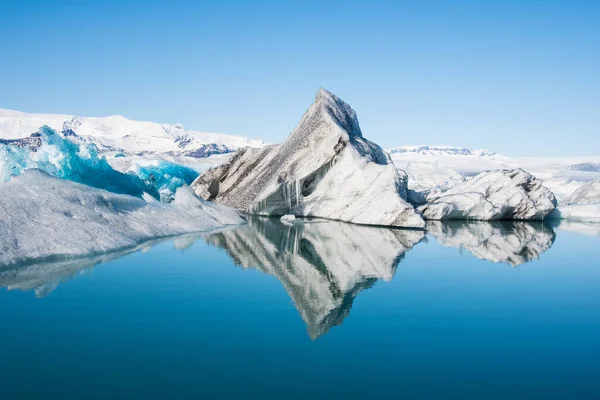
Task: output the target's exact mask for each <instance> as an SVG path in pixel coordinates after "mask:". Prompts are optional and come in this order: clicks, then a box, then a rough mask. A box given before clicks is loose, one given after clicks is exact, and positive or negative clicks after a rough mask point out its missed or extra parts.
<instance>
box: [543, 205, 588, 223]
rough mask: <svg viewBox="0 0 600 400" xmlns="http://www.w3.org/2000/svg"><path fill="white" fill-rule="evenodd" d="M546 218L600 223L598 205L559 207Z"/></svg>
mask: <svg viewBox="0 0 600 400" xmlns="http://www.w3.org/2000/svg"><path fill="white" fill-rule="evenodd" d="M548 218H551V219H567V220H570V221H579V222H594V223H600V204H598V203H597V204H571V205H561V206H559V207H558V208H557V209H556V210H554V212H553V213H552V214H550V215H549V216H548Z"/></svg>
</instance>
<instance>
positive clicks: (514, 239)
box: [427, 221, 556, 267]
mask: <svg viewBox="0 0 600 400" xmlns="http://www.w3.org/2000/svg"><path fill="white" fill-rule="evenodd" d="M427 233H428V234H429V235H431V236H433V237H435V238H436V239H437V241H438V242H440V243H441V244H442V245H443V246H446V247H458V248H460V249H461V250H463V249H464V250H467V251H468V252H470V253H471V254H473V255H474V256H475V257H477V258H479V259H481V260H486V261H490V262H494V263H507V264H510V265H512V266H515V267H516V266H518V265H521V264H524V263H527V262H530V261H533V260H537V259H538V258H539V257H540V255H541V254H542V253H543V252H545V251H547V250H548V249H549V248H550V247H551V246H552V244H553V243H554V239H555V237H556V235H555V233H554V230H553V229H552V228H551V227H550V226H549V225H547V224H545V223H543V222H520V221H493V222H483V221H481V222H465V221H448V222H439V221H429V222H428V223H427Z"/></svg>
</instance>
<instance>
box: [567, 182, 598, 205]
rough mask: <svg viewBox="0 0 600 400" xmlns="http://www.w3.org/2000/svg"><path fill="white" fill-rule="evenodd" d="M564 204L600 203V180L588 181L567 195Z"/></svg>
mask: <svg viewBox="0 0 600 400" xmlns="http://www.w3.org/2000/svg"><path fill="white" fill-rule="evenodd" d="M564 204H567V205H570V204H600V181H591V182H586V183H585V184H583V185H582V186H581V187H579V188H578V189H577V190H575V191H574V192H573V193H572V194H571V195H570V196H569V197H567V198H566V199H565V200H564Z"/></svg>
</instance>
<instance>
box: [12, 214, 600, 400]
mask: <svg viewBox="0 0 600 400" xmlns="http://www.w3.org/2000/svg"><path fill="white" fill-rule="evenodd" d="M599 256H600V226H598V225H585V224H578V223H566V224H562V225H558V226H550V225H548V224H545V223H526V222H512V223H509V222H493V223H483V222H472V223H465V222H454V223H440V222H430V223H428V227H427V231H426V232H424V231H420V230H401V229H386V228H378V227H369V226H357V225H350V224H345V223H339V222H333V221H318V220H313V221H298V222H296V223H291V224H290V223H288V224H286V223H282V222H280V221H279V220H276V219H251V220H249V221H248V224H246V225H243V226H239V227H235V228H231V229H227V230H223V231H219V232H212V233H209V234H204V235H187V236H182V237H177V238H173V239H168V240H163V241H157V242H149V243H145V244H143V245H141V246H139V247H138V248H134V249H128V250H124V251H122V252H118V253H111V254H105V255H99V256H95V257H90V258H83V259H77V260H67V261H55V262H51V263H39V264H28V265H21V266H16V267H0V287H2V289H1V290H0V313H1V318H2V329H0V354H1V355H2V362H1V363H0V382H1V384H2V385H1V387H2V398H7V399H13V398H15V399H16V398H42V397H43V398H46V399H48V398H52V399H82V398H85V399H95V398H98V399H105V398H106V399H108V398H111V399H113V398H127V399H136V398H139V399H154V398H156V399H164V398H177V399H184V398H185V399H187V398H194V399H196V398H278V399H281V398H402V397H406V398H486V399H489V398H599V397H600V380H598V375H599V373H600V339H599V338H600V290H599V287H600V262H599V261H598V260H599V258H600V257H599Z"/></svg>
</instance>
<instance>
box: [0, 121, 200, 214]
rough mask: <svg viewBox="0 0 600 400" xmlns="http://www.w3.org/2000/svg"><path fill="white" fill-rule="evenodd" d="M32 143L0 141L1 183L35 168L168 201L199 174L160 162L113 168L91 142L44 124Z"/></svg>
mask: <svg viewBox="0 0 600 400" xmlns="http://www.w3.org/2000/svg"><path fill="white" fill-rule="evenodd" d="M32 138H35V139H36V141H35V143H33V144H31V143H25V144H23V143H21V142H19V143H10V144H0V182H6V181H7V180H8V179H9V178H10V177H11V176H15V175H20V174H21V173H23V172H24V171H26V170H28V169H33V168H37V169H40V170H43V171H45V172H47V173H48V174H50V175H52V176H55V177H57V178H61V179H68V180H71V181H75V182H79V183H83V184H85V185H88V186H93V187H96V188H99V189H105V190H108V191H110V192H114V193H121V194H129V195H132V196H137V197H141V196H142V195H143V194H144V193H147V194H149V195H151V196H153V197H155V198H157V199H161V200H163V201H167V202H168V201H170V200H172V198H173V195H174V194H175V191H176V189H177V188H178V187H180V186H182V185H184V184H190V183H192V181H193V180H194V179H195V178H196V177H197V176H198V173H197V172H196V171H195V170H193V169H192V168H189V167H185V166H181V165H177V164H174V163H170V162H167V161H161V162H160V163H155V164H154V165H144V166H140V165H137V166H136V168H132V169H131V170H130V171H128V172H127V173H123V172H120V171H117V170H115V169H114V168H113V167H112V166H111V165H110V164H109V163H108V162H107V160H106V158H105V157H103V156H99V154H98V148H97V147H96V145H94V144H91V143H75V142H73V141H72V140H70V139H69V138H68V137H65V136H62V135H60V134H58V133H57V132H56V131H54V130H53V129H51V128H49V127H47V126H43V127H42V128H40V130H39V131H38V133H36V134H34V135H33V136H32Z"/></svg>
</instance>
